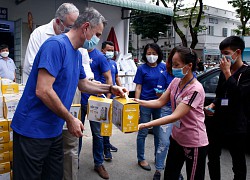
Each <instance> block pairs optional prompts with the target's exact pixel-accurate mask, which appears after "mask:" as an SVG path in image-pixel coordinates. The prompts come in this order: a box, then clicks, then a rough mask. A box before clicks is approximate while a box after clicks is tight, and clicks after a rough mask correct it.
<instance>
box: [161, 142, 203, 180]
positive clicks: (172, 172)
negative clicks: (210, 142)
mask: <svg viewBox="0 0 250 180" xmlns="http://www.w3.org/2000/svg"><path fill="white" fill-rule="evenodd" d="M206 155H207V146H204V147H194V148H188V147H183V146H180V145H179V144H178V143H177V142H176V141H175V140H174V139H173V138H172V137H171V138H170V147H169V150H168V156H167V160H166V167H165V171H164V180H178V179H179V175H180V172H181V169H182V166H183V164H184V162H185V163H186V172H187V180H203V179H204V178H205V167H206Z"/></svg>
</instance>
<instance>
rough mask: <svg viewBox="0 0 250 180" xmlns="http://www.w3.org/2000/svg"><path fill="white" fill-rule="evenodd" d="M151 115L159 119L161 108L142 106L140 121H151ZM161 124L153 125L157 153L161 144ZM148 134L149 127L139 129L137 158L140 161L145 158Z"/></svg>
mask: <svg viewBox="0 0 250 180" xmlns="http://www.w3.org/2000/svg"><path fill="white" fill-rule="evenodd" d="M151 116H152V117H153V119H158V118H160V117H161V109H160V108H159V109H155V108H146V107H142V106H140V119H139V123H146V122H149V121H151ZM159 128H160V127H159V126H155V127H153V133H154V145H155V155H156V151H157V146H158V144H159V136H158V132H159ZM147 135H148V129H147V128H145V129H142V130H139V131H138V134H137V159H138V162H141V161H143V160H145V157H144V151H145V140H146V137H147Z"/></svg>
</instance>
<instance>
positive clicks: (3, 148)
mask: <svg viewBox="0 0 250 180" xmlns="http://www.w3.org/2000/svg"><path fill="white" fill-rule="evenodd" d="M12 148H13V146H12ZM7 151H10V144H9V143H0V153H4V152H7Z"/></svg>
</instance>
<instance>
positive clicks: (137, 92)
mask: <svg viewBox="0 0 250 180" xmlns="http://www.w3.org/2000/svg"><path fill="white" fill-rule="evenodd" d="M140 96H141V84H136V87H135V99H140Z"/></svg>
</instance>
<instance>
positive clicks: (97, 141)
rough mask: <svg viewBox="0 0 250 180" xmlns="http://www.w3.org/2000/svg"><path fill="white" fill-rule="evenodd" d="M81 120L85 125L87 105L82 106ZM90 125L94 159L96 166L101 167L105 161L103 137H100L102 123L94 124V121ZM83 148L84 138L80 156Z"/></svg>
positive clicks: (80, 145)
mask: <svg viewBox="0 0 250 180" xmlns="http://www.w3.org/2000/svg"><path fill="white" fill-rule="evenodd" d="M81 110H82V111H81V113H82V114H81V116H82V117H81V119H82V122H83V124H84V121H85V116H86V114H87V105H82V109H81ZM89 123H90V128H91V132H92V136H93V149H92V152H93V157H94V163H95V166H100V165H101V164H102V163H103V161H104V158H103V137H102V136H101V135H100V133H101V123H99V122H94V121H89ZM81 148H82V138H80V139H79V154H80V151H81Z"/></svg>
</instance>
